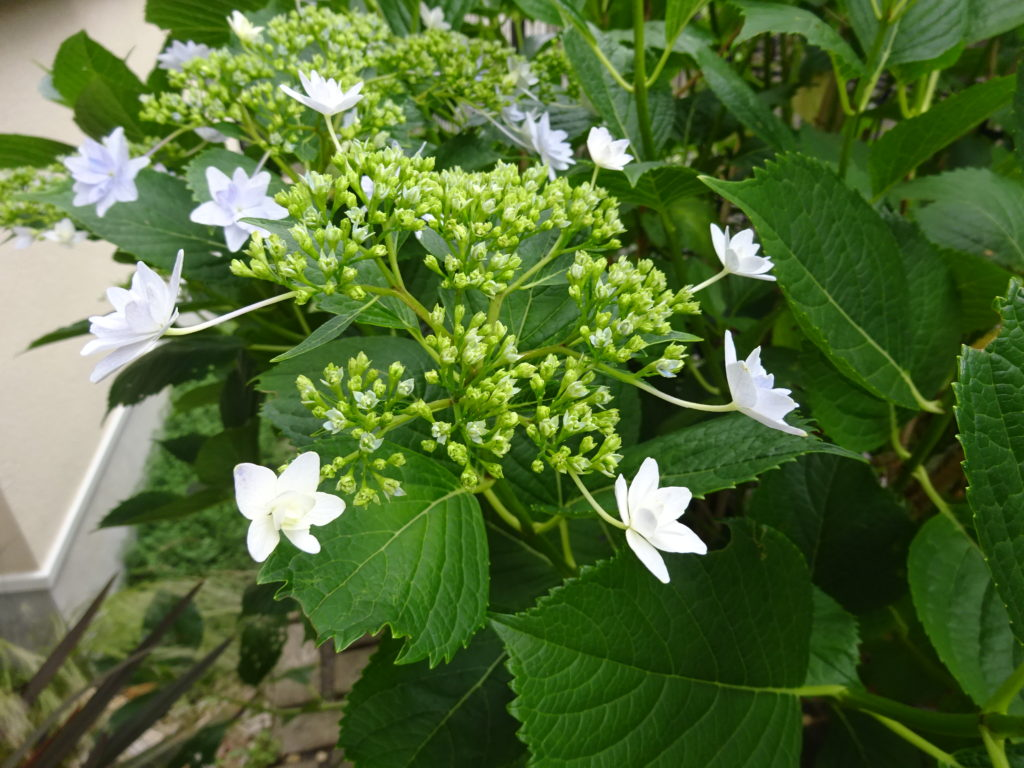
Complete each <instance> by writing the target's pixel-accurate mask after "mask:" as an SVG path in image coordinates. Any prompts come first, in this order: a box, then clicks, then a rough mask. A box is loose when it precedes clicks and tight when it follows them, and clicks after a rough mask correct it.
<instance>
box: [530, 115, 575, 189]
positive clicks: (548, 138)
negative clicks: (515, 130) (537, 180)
mask: <svg viewBox="0 0 1024 768" xmlns="http://www.w3.org/2000/svg"><path fill="white" fill-rule="evenodd" d="M523 128H524V129H525V131H526V139H527V140H528V142H529V146H530V147H531V148H532V149H533V150H534V151H535V152H536V153H537V154H538V155H540V160H541V162H542V163H546V164H547V166H548V177H549V178H551V179H552V180H554V178H555V171H564V170H565V169H566V168H568V167H569V166H570V165H575V163H576V161H575V160H573V159H572V146H571V145H570V144H569V142H567V141H566V138H568V136H569V134H568V133H566V132H565V131H562V130H554V129H552V128H551V115H550V114H548V113H547V112H545V113H544V114H542V115H541V116H540V117H536V116H535V115H532V114H530V115H527V116H526V119H525V120H524V121H523Z"/></svg>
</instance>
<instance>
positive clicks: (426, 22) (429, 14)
mask: <svg viewBox="0 0 1024 768" xmlns="http://www.w3.org/2000/svg"><path fill="white" fill-rule="evenodd" d="M420 21H422V22H423V28H424V29H440V30H441V31H442V32H447V31H448V30H449V29H451V28H452V25H451V24H449V23H448V22H447V21H445V20H444V8H442V7H441V6H439V5H438V6H436V7H434V8H430V7H428V6H427V4H426V3H420Z"/></svg>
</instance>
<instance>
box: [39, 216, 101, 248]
mask: <svg viewBox="0 0 1024 768" xmlns="http://www.w3.org/2000/svg"><path fill="white" fill-rule="evenodd" d="M40 237H42V238H43V240H49V241H50V242H51V243H60V244H61V245H66V246H68V247H69V248H70V247H71V246H73V245H78V244H79V243H80V242H82V241H83V240H85V239H86V238H87V237H89V233H88V232H83V231H82V230H80V229H75V225H74V222H72V221H71V219H68V218H63V219H61V220H60V221H58V222H57V223H56V224H54V225H53V229H48V230H46V231H45V232H43V234H42V235H40Z"/></svg>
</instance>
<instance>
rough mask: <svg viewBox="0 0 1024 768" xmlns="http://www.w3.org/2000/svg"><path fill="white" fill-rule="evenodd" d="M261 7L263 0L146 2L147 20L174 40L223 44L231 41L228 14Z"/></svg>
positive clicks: (172, 0)
mask: <svg viewBox="0 0 1024 768" xmlns="http://www.w3.org/2000/svg"><path fill="white" fill-rule="evenodd" d="M264 5H266V0H146V21H148V22H149V23H150V24H155V25H156V26H158V27H160V28H161V29H166V30H167V31H168V32H169V33H170V37H171V38H173V39H175V40H194V41H195V42H197V43H206V44H208V45H224V44H225V43H227V42H228V41H229V40H230V39H231V31H230V29H229V28H228V22H227V17H228V16H230V15H231V12H232V11H235V10H238V11H242V12H243V13H244V12H246V11H255V10H258V9H260V8H262V7H263V6H264Z"/></svg>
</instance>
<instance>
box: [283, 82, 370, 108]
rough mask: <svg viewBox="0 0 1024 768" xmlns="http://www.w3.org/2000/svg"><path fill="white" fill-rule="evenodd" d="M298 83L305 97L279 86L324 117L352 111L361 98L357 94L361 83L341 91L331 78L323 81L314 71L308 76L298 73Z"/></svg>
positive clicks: (361, 87) (286, 87) (361, 85)
mask: <svg viewBox="0 0 1024 768" xmlns="http://www.w3.org/2000/svg"><path fill="white" fill-rule="evenodd" d="M299 82H301V83H302V90H304V91H305V92H306V95H303V94H301V93H299V92H298V91H296V90H295V89H294V88H291V87H289V86H287V85H283V84H282V85H281V86H280V87H281V90H282V91H284V92H285V93H287V94H288V95H289V96H291V97H292V98H293V99H295V100H296V101H298V102H301V103H302V104H305V105H306V106H307V107H309V108H310V109H313V110H316V111H317V112H319V113H320V114H321V115H324V116H326V117H330V116H331V115H336V114H338V113H339V112H344V111H346V110H349V109H352V107H354V106H355V105H356V104H358V103H359V101H360V100H361V99H362V98H363V97H362V95H361V94H360V93H359V92H360V91H361V90H362V89H363V84H362V82H358V83H356V84H355V85H353V86H352V87H351V88H349V89H348V90H347V91H343V90H342V89H341V86H340V85H338V81H337V80H335V79H334V78H333V77H332V78H330V79H328V80H325V79H324V78H323V77H322V76H321V75H320V74H319V73H318V72H315V71H313V72H310V73H309V74H308V75H307V74H306V73H305V72H299Z"/></svg>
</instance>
